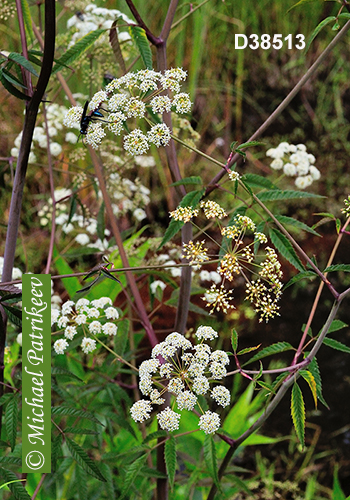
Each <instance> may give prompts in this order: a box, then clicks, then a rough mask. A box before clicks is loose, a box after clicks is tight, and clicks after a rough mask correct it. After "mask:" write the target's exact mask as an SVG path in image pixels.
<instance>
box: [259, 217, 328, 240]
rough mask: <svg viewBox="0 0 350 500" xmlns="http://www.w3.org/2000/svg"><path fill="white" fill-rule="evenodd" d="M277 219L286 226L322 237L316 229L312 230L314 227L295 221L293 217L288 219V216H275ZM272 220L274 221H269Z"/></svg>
mask: <svg viewBox="0 0 350 500" xmlns="http://www.w3.org/2000/svg"><path fill="white" fill-rule="evenodd" d="M275 217H276V219H277V220H278V222H280V223H281V224H285V225H286V226H293V227H296V228H297V229H302V230H303V231H306V232H308V233H311V234H314V235H315V236H320V234H319V233H318V232H317V231H315V230H314V229H312V227H309V226H308V225H307V224H304V222H301V221H299V220H296V219H293V217H287V216H286V215H275ZM271 220H272V219H269V221H271Z"/></svg>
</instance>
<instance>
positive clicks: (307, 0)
mask: <svg viewBox="0 0 350 500" xmlns="http://www.w3.org/2000/svg"><path fill="white" fill-rule="evenodd" d="M315 1H316V0H299V2H297V3H295V4H294V5H292V6H291V7H290V8H289V9H288V10H287V14H288V12H290V11H291V10H292V9H294V8H295V7H298V6H299V5H302V4H304V3H311V2H315Z"/></svg>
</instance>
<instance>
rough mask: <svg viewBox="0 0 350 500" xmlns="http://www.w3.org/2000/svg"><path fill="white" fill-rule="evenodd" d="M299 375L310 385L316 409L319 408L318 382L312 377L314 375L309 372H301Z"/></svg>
mask: <svg viewBox="0 0 350 500" xmlns="http://www.w3.org/2000/svg"><path fill="white" fill-rule="evenodd" d="M299 374H300V375H301V376H302V377H303V379H304V380H306V382H307V383H308V384H309V387H310V389H311V393H312V396H313V398H314V402H315V408H317V391H316V380H315V377H314V376H313V375H312V373H311V372H310V371H309V370H299Z"/></svg>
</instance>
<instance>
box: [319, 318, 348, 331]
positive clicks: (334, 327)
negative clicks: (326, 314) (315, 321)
mask: <svg viewBox="0 0 350 500" xmlns="http://www.w3.org/2000/svg"><path fill="white" fill-rule="evenodd" d="M347 326H349V325H347V324H346V323H344V321H341V320H340V319H334V320H333V321H332V323H331V326H330V327H329V330H328V332H327V334H328V333H332V332H338V331H339V330H342V329H343V328H346V327H347ZM321 331H322V329H321V330H320V333H321Z"/></svg>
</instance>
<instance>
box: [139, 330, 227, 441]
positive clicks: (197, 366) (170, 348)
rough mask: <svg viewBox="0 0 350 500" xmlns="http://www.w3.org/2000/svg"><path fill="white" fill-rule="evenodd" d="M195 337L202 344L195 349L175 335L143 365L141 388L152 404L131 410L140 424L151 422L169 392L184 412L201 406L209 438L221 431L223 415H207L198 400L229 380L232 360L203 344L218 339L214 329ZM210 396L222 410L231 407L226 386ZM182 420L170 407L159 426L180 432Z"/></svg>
mask: <svg viewBox="0 0 350 500" xmlns="http://www.w3.org/2000/svg"><path fill="white" fill-rule="evenodd" d="M195 335H196V337H197V339H198V340H199V341H200V343H199V344H197V345H195V346H192V344H191V342H190V341H189V340H188V339H186V338H185V337H184V336H183V335H181V334H180V333H177V332H173V333H171V334H170V335H168V336H167V337H166V339H165V340H164V341H163V342H160V343H159V344H157V345H156V346H155V347H154V348H153V350H152V357H151V359H148V360H146V361H143V362H142V363H141V365H140V368H139V377H140V383H139V387H140V391H141V392H142V394H143V395H144V396H148V397H149V398H150V401H148V400H145V399H142V400H140V401H137V402H136V403H135V404H134V405H133V406H132V407H131V409H130V413H131V416H132V418H133V419H134V420H135V421H136V422H143V421H144V420H147V419H148V418H150V414H151V411H152V409H153V407H152V405H162V404H163V403H164V402H165V399H164V398H162V395H163V394H164V393H165V392H166V391H168V392H169V393H170V394H172V395H173V396H174V399H175V400H176V406H177V409H178V410H179V411H180V412H181V411H182V410H189V411H191V410H193V409H194V408H195V406H196V405H197V406H198V408H199V410H200V411H201V413H202V416H201V417H200V419H199V424H198V425H199V428H200V429H201V430H203V431H204V432H205V433H206V434H212V433H214V432H216V431H217V430H218V429H219V427H220V417H219V415H218V414H217V413H214V412H211V411H209V410H208V411H206V412H203V410H202V409H201V407H200V405H199V404H198V396H199V395H205V394H207V393H208V392H209V391H210V384H211V383H213V382H217V381H218V380H222V379H223V378H224V377H225V376H226V373H227V371H226V366H227V365H228V364H229V362H230V361H229V357H228V355H227V354H226V352H224V351H221V350H216V351H212V350H211V348H210V346H209V345H208V344H205V343H204V342H203V341H204V340H213V339H215V338H216V337H217V336H218V333H217V332H216V331H215V330H214V329H213V328H211V327H210V326H200V327H199V328H198V329H197V331H196V334H195ZM159 357H161V358H162V359H163V361H164V363H163V364H161V363H160V361H159V359H158V358H159ZM209 394H210V396H211V398H212V399H214V401H216V403H217V404H218V405H220V406H222V407H226V406H228V405H229V404H230V392H229V391H228V389H226V387H224V386H223V385H220V384H217V385H215V386H214V387H213V389H212V390H211V391H210V392H209ZM174 407H175V401H174V404H173V408H174ZM180 417H181V415H180V414H179V413H177V412H175V411H174V410H173V409H171V408H170V407H167V408H165V410H163V411H161V412H160V413H159V414H158V415H157V419H158V424H159V426H160V427H161V428H162V429H164V430H167V431H174V430H176V429H178V428H179V422H180Z"/></svg>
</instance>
